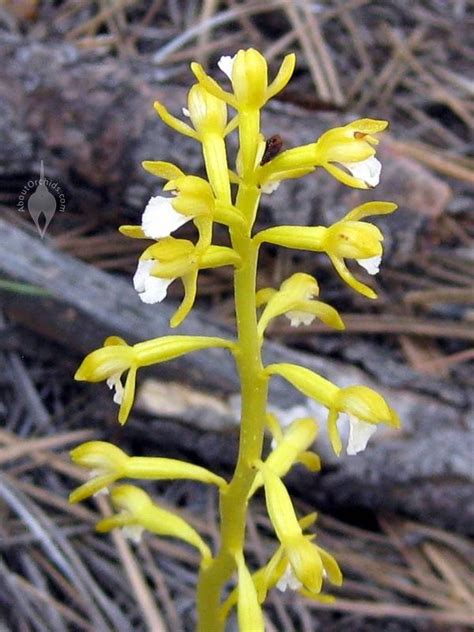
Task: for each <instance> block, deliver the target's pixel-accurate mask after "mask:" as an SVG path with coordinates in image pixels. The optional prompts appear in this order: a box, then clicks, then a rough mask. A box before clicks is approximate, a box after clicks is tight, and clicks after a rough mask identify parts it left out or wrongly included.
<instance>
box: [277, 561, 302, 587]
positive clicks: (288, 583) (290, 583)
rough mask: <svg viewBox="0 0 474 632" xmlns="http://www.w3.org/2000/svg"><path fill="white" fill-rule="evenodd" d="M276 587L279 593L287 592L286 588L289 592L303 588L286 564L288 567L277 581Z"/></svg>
mask: <svg viewBox="0 0 474 632" xmlns="http://www.w3.org/2000/svg"><path fill="white" fill-rule="evenodd" d="M276 587H277V588H278V590H280V591H281V592H285V590H287V589H288V588H289V589H290V590H299V589H300V588H302V587H303V584H302V583H301V582H300V580H299V579H298V578H297V577H296V575H295V574H294V572H293V569H292V568H291V566H290V564H288V566H287V567H286V569H285V572H284V573H283V575H282V576H281V577H280V579H279V580H278V583H277V585H276Z"/></svg>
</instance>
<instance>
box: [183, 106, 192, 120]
mask: <svg viewBox="0 0 474 632" xmlns="http://www.w3.org/2000/svg"><path fill="white" fill-rule="evenodd" d="M181 112H182V113H183V114H184V116H186V117H187V118H191V114H190V113H189V110H188V108H181Z"/></svg>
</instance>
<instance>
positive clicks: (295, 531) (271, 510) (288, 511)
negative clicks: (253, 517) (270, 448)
mask: <svg viewBox="0 0 474 632" xmlns="http://www.w3.org/2000/svg"><path fill="white" fill-rule="evenodd" d="M259 470H260V472H261V473H262V476H263V481H264V485H265V498H266V504H267V510H268V514H269V516H270V520H271V521H272V524H273V528H274V529H275V533H276V534H277V537H278V539H279V541H280V542H281V544H282V547H283V550H284V553H285V554H286V556H287V558H288V561H289V563H290V566H291V569H292V572H293V573H294V576H295V577H296V579H297V580H298V581H299V582H300V584H301V585H302V586H304V587H305V588H306V589H307V590H309V591H310V592H316V593H319V592H320V591H321V588H322V584H323V579H324V577H325V575H326V574H327V576H328V578H329V580H330V581H331V583H333V584H336V585H337V586H340V585H341V583H342V574H341V571H340V569H339V566H338V564H337V562H336V560H335V559H334V558H333V557H332V555H330V554H329V553H327V552H326V551H324V549H322V548H321V547H319V546H317V545H316V544H314V543H313V542H311V541H310V539H309V538H308V536H305V535H304V534H303V531H302V528H301V525H300V524H299V522H298V519H297V517H296V514H295V510H294V508H293V504H292V502H291V499H290V496H289V494H288V491H287V489H286V487H285V485H284V484H283V482H282V480H281V479H280V478H279V477H278V476H277V475H276V474H275V473H274V472H273V471H272V469H271V468H270V467H268V466H266V465H265V464H260V465H259Z"/></svg>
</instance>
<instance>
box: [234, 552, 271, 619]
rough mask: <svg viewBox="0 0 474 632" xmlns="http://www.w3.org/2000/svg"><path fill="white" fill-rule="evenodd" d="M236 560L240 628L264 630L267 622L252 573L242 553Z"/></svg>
mask: <svg viewBox="0 0 474 632" xmlns="http://www.w3.org/2000/svg"><path fill="white" fill-rule="evenodd" d="M235 560H236V563H237V573H238V588H237V591H238V597H237V616H238V620H239V630H242V631H244V630H248V632H264V630H265V623H264V620H263V613H262V609H261V608H260V604H259V602H258V597H257V591H256V589H255V584H254V582H253V579H252V575H251V574H250V571H249V570H248V568H247V566H246V565H245V561H244V557H243V555H242V554H240V555H237V556H236V558H235Z"/></svg>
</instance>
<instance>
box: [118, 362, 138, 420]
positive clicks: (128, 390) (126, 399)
mask: <svg viewBox="0 0 474 632" xmlns="http://www.w3.org/2000/svg"><path fill="white" fill-rule="evenodd" d="M136 379H137V369H136V367H131V368H130V371H129V372H128V375H127V379H126V380H125V388H124V392H123V399H122V403H121V404H120V408H119V414H118V420H119V423H120V424H122V426H123V424H124V423H125V422H126V421H127V419H128V416H129V414H130V411H131V409H132V406H133V401H134V399H135V383H136Z"/></svg>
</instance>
